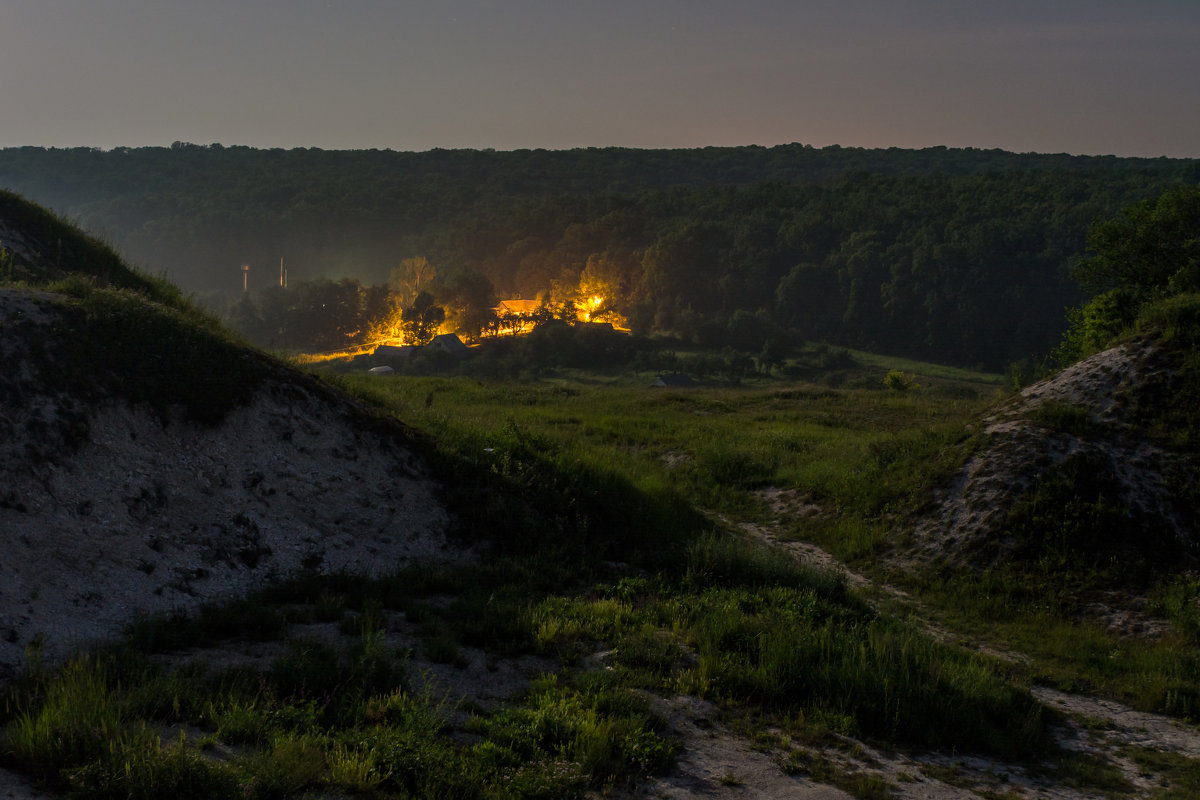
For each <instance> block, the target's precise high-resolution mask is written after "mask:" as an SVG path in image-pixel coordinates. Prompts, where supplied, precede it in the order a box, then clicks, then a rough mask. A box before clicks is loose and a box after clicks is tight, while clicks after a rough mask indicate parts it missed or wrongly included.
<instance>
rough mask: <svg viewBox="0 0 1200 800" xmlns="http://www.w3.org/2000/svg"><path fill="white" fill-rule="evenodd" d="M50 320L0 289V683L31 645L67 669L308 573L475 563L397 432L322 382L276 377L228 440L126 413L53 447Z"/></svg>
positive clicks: (24, 298)
mask: <svg viewBox="0 0 1200 800" xmlns="http://www.w3.org/2000/svg"><path fill="white" fill-rule="evenodd" d="M54 314H55V311H54V306H53V305H52V304H46V303H43V302H39V300H38V297H37V296H35V295H31V294H29V293H24V292H14V291H0V362H2V363H3V365H4V366H3V372H2V374H0V679H2V678H3V677H4V675H5V674H11V673H12V671H13V670H14V669H17V668H19V667H20V665H21V664H22V663H23V661H24V658H25V649H26V647H27V646H28V645H29V644H31V643H32V642H35V641H41V642H43V643H44V649H45V652H46V654H47V655H49V656H57V655H61V654H62V653H64V652H65V651H66V650H67V649H69V648H71V647H74V646H77V645H82V644H85V643H87V642H91V641H93V640H95V639H97V638H102V637H107V636H111V635H113V634H115V633H118V632H119V631H120V629H121V627H122V626H123V625H124V624H125V623H126V622H127V621H129V620H131V619H134V618H136V617H138V616H139V615H144V614H154V613H162V612H169V611H171V610H173V609H177V608H183V609H192V608H195V607H197V606H198V605H200V604H202V603H204V602H206V601H210V600H215V599H218V598H226V597H231V596H235V595H239V594H244V593H246V592H247V591H250V590H253V589H255V588H257V587H260V586H262V585H263V584H264V583H266V582H268V581H270V580H274V579H277V578H279V577H281V576H284V575H288V574H291V573H295V572H296V571H298V570H300V569H301V568H302V566H305V565H307V566H308V567H311V568H315V569H319V570H322V571H337V570H350V571H357V572H363V573H383V572H388V571H390V570H392V569H394V568H395V567H396V566H397V565H399V564H403V563H407V562H411V561H413V560H431V559H436V560H440V559H447V558H452V557H453V558H457V557H461V554H459V553H458V552H457V551H456V550H455V549H453V548H451V547H450V546H449V545H448V543H447V541H446V538H445V529H446V524H447V512H446V509H445V508H444V507H443V505H442V502H441V501H440V500H439V498H438V496H437V492H436V489H437V487H436V486H435V485H434V484H433V483H432V482H431V480H430V479H429V478H428V476H427V474H426V470H425V467H424V465H423V464H422V463H421V461H420V460H419V459H418V458H417V457H416V456H415V455H414V454H413V453H412V452H411V451H410V449H409V448H408V446H407V442H406V440H405V438H404V437H403V435H402V434H401V433H400V431H399V430H398V429H396V430H394V431H392V432H391V433H390V434H389V433H388V429H387V427H386V426H383V427H382V428H381V426H379V425H374V426H363V425H362V422H361V420H362V415H361V412H359V411H358V410H357V409H356V408H355V407H354V406H353V404H352V403H351V402H350V401H348V400H345V399H343V398H340V397H338V396H337V395H335V394H334V393H332V392H327V391H323V390H322V389H321V388H320V387H319V386H316V385H315V384H307V383H305V382H296V381H288V380H286V379H285V378H284V377H281V378H280V379H278V380H273V381H271V382H269V383H268V385H267V387H266V388H265V389H264V390H263V391H262V392H260V393H259V394H258V396H257V397H256V399H255V400H254V402H253V403H252V404H251V405H250V406H248V407H245V408H241V409H239V410H237V411H235V412H234V413H233V414H231V415H230V416H229V417H228V418H227V419H226V420H225V421H224V422H223V423H222V424H220V425H218V426H216V427H204V426H200V425H197V424H194V423H191V422H188V421H186V420H184V419H182V417H180V418H177V419H171V420H169V421H168V423H167V424H165V425H164V424H163V423H162V422H160V420H159V419H158V417H157V416H155V415H154V414H153V413H152V412H151V411H150V410H149V409H147V408H144V407H131V406H130V405H128V404H127V403H123V402H121V401H118V400H113V401H112V402H109V403H106V404H103V405H102V406H101V407H88V408H87V410H86V413H87V421H86V431H87V434H86V436H87V439H86V441H85V442H84V443H83V444H82V446H80V447H78V448H77V449H72V448H61V447H55V446H54V445H55V443H56V442H57V440H56V438H55V437H56V436H58V434H59V432H60V431H58V428H56V426H59V427H61V425H60V423H61V421H62V419H63V418H64V416H63V410H64V409H68V410H70V409H71V408H72V398H70V397H67V396H61V395H50V394H47V393H45V391H44V390H43V389H40V388H39V385H38V376H37V374H36V368H35V365H34V363H33V361H32V360H31V359H30V357H29V348H30V346H31V345H32V342H33V341H35V340H36V338H37V337H38V336H39V335H47V336H49V335H52V334H51V333H50V329H51V326H52V325H53V322H54ZM18 323H20V324H18ZM77 412H78V408H77V407H75V408H74V411H73V412H72V413H77ZM66 418H68V419H69V418H70V415H69V414H68V415H67V417H66ZM367 430H370V431H372V433H369V434H368V433H364V431H367ZM48 445H49V446H48Z"/></svg>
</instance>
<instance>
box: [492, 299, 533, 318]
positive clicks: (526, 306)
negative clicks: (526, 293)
mask: <svg viewBox="0 0 1200 800" xmlns="http://www.w3.org/2000/svg"><path fill="white" fill-rule="evenodd" d="M541 305H542V304H541V303H539V302H538V301H537V300H521V299H519V298H516V299H512V300H501V301H500V304H499V305H498V306H496V308H495V309H494V311H495V312H496V313H497V314H499V315H501V316H503V315H504V314H532V313H533V312H535V311H537V310H538V309H539V308H541Z"/></svg>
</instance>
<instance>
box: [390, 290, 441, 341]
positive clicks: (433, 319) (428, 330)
mask: <svg viewBox="0 0 1200 800" xmlns="http://www.w3.org/2000/svg"><path fill="white" fill-rule="evenodd" d="M401 318H402V320H403V322H402V323H401V327H402V328H403V329H404V340H405V342H407V343H408V344H415V345H423V344H429V343H430V342H431V341H433V337H434V336H437V332H438V328H439V327H441V324H442V323H443V322H445V320H446V309H444V308H442V307H441V306H439V305H437V304H436V303H435V302H434V299H433V295H431V294H430V293H429V292H421V293H420V294H419V295H417V298H416V299H415V300H413V304H412V305H411V306H409V307H408V308H406V309H404V313H403V314H402V315H401Z"/></svg>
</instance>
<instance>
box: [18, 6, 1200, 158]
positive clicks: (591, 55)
mask: <svg viewBox="0 0 1200 800" xmlns="http://www.w3.org/2000/svg"><path fill="white" fill-rule="evenodd" d="M175 141H183V142H192V143H195V144H212V143H217V142H219V143H221V144H225V145H250V146H253V147H283V148H292V147H321V148H326V149H362V148H381V149H382V148H388V149H393V150H418V151H419V150H429V149H432V148H437V147H440V148H448V149H449V148H489V147H490V148H496V149H498V150H512V149H521V148H547V149H566V148H574V147H607V146H622V147H655V148H657V147H667V148H677V147H703V146H709V145H716V146H725V145H747V144H759V145H767V146H769V145H774V144H785V143H790V142H800V143H804V144H811V145H813V146H817V147H823V146H826V145H831V144H839V145H842V146H846V147H903V148H919V147H929V146H937V145H944V146H948V147H978V148H1001V149H1004V150H1010V151H1014V152H1042V153H1062V152H1065V153H1073V154H1085V155H1119V156H1172V157H1200V0H1037V2H1032V1H1030V2H1027V1H1026V0H790V2H789V1H787V0H728V1H727V2H715V1H714V0H690V1H688V2H684V0H637V1H636V2H628V1H627V0H606V1H604V2H601V1H598V0H596V1H594V0H546V1H545V2H543V1H542V0H442V1H441V2H407V1H406V0H237V1H236V2H230V1H227V0H187V1H186V2H179V1H178V0H0V146H3V147H11V146H23V145H39V146H45V147H73V146H88V147H101V148H106V149H107V148H112V147H118V146H125V147H138V146H144V145H160V146H161V145H169V144H171V143H172V142H175Z"/></svg>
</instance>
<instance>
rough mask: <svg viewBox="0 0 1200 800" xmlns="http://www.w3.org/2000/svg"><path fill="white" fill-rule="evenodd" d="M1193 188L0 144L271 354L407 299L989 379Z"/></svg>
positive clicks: (645, 163)
mask: <svg viewBox="0 0 1200 800" xmlns="http://www.w3.org/2000/svg"><path fill="white" fill-rule="evenodd" d="M1197 183H1200V161H1194V160H1192V161H1188V160H1173V159H1124V158H1113V157H1076V156H1067V155H1035V154H1023V155H1022V154H1013V153H1007V152H1003V151H998V150H992V151H980V150H955V149H946V148H930V149H926V150H899V149H891V150H863V149H855V148H840V147H827V148H822V149H816V148H812V147H808V146H804V145H786V146H779V147H772V148H763V147H739V148H704V149H697V150H629V149H620V148H607V149H587V150H571V151H542V150H537V151H514V152H493V151H459V150H454V151H447V150H434V151H430V152H425V153H403V152H393V151H322V150H313V149H309V150H304V149H299V150H278V149H276V150H257V149H251V148H247V147H223V146H221V145H210V146H199V145H191V144H184V143H176V144H175V145H173V146H171V147H169V148H137V149H128V148H119V149H115V150H109V151H102V150H95V149H86V148H77V149H66V150H61V149H43V148H34V147H24V148H10V149H4V150H0V187H4V188H8V189H11V190H13V191H16V192H19V193H21V194H23V195H25V196H26V197H28V198H29V199H31V200H35V201H37V202H39V203H42V204H45V205H48V206H51V207H52V208H54V209H56V210H57V211H59V212H60V213H63V214H65V215H67V216H69V217H71V218H72V219H74V220H76V221H77V222H79V223H80V224H81V225H83V226H84V227H86V228H88V229H89V230H91V231H94V232H96V233H97V234H99V235H101V236H103V237H105V238H106V239H108V240H109V241H111V242H112V243H113V245H114V246H115V247H116V248H117V249H118V250H119V251H121V252H122V253H124V254H125V255H126V256H127V257H128V258H129V259H131V260H132V261H133V262H134V263H136V264H138V265H139V266H141V267H142V268H143V269H145V270H147V271H149V272H152V273H165V274H166V275H167V276H168V277H170V278H171V279H173V280H174V281H176V282H178V283H180V284H181V285H182V286H183V287H184V288H185V289H187V290H189V291H192V292H195V293H196V295H197V297H198V298H199V299H201V300H203V301H204V302H206V303H208V304H210V305H212V306H214V307H216V308H218V309H219V310H222V311H228V312H229V313H230V314H231V319H232V320H233V321H234V322H235V324H237V325H238V326H239V327H240V328H242V330H244V331H245V332H247V333H248V334H249V335H251V336H252V337H253V338H256V339H257V340H259V341H260V342H261V343H263V344H268V345H271V346H276V347H302V348H332V347H335V346H338V345H341V344H348V343H350V342H351V341H353V340H355V339H362V338H364V337H367V336H368V335H370V334H371V333H372V332H375V333H377V332H378V331H379V330H380V323H381V320H382V319H384V318H386V317H387V315H388V314H395V313H396V312H397V310H398V309H400V308H404V307H408V306H410V305H411V303H413V302H415V300H416V296H417V295H418V294H420V293H421V291H422V290H424V291H427V292H428V293H429V297H431V298H433V299H434V300H435V302H437V303H438V304H440V306H441V307H445V308H446V310H447V311H448V312H449V314H448V320H449V321H450V322H451V323H453V324H454V325H456V326H458V327H459V329H460V330H462V331H463V332H464V333H465V334H466V335H468V336H477V335H480V334H481V333H483V332H485V331H486V330H487V326H488V325H489V324H492V325H493V327H494V325H495V323H494V322H493V321H490V320H489V319H488V318H487V313H486V312H487V309H488V308H490V306H491V305H493V304H494V303H495V302H496V301H497V300H498V299H501V298H511V297H524V298H527V299H534V298H541V299H544V300H545V301H546V303H547V307H550V306H554V307H557V308H560V309H561V308H563V307H565V306H567V305H568V304H578V303H579V302H580V301H581V300H582V301H584V302H586V298H587V297H589V296H596V297H600V296H603V302H604V305H605V310H606V311H610V312H611V313H612V314H614V315H615V316H619V318H620V319H621V320H622V321H624V322H627V323H628V325H629V326H630V327H631V328H632V329H633V330H634V331H635V332H638V333H652V332H670V333H674V334H676V335H679V336H681V337H682V338H683V339H685V340H688V341H691V342H694V343H695V344H698V345H702V346H706V347H711V346H725V345H733V346H735V347H737V348H739V349H743V350H748V351H749V350H757V349H760V348H762V347H764V346H766V345H767V343H768V342H774V343H776V344H779V345H782V346H786V345H787V344H788V343H791V342H798V341H801V340H815V341H826V342H829V343H833V344H839V345H845V346H854V347H861V348H867V349H874V350H878V351H882V352H888V353H893V354H899V355H908V356H914V357H921V358H927V359H932V360H937V361H941V362H945V363H955V364H964V365H978V366H984V367H988V368H999V367H1003V366H1004V365H1005V364H1007V363H1009V362H1012V361H1016V360H1019V359H1022V358H1025V357H1029V356H1037V355H1040V354H1044V353H1046V352H1048V351H1049V350H1050V349H1051V348H1052V347H1053V346H1054V345H1055V344H1056V343H1057V342H1058V341H1059V339H1060V338H1061V336H1062V333H1063V330H1064V329H1065V327H1066V317H1065V313H1064V312H1065V309H1066V308H1068V307H1070V306H1074V305H1077V304H1079V303H1080V301H1082V300H1083V299H1084V294H1083V291H1082V290H1081V289H1080V288H1079V286H1078V285H1077V284H1076V282H1075V281H1074V280H1073V278H1072V275H1071V268H1072V265H1073V264H1075V263H1076V262H1078V261H1079V259H1081V258H1082V257H1083V256H1084V254H1085V250H1086V242H1087V235H1088V231H1089V228H1090V227H1091V226H1092V225H1093V224H1094V223H1095V222H1096V221H1097V220H1100V219H1103V218H1107V217H1111V216H1112V214H1114V213H1115V212H1116V211H1117V209H1119V208H1121V207H1123V206H1125V205H1127V204H1128V203H1130V202H1133V201H1138V200H1142V199H1145V198H1149V197H1155V196H1158V195H1160V194H1161V193H1162V192H1163V191H1165V190H1167V189H1169V188H1171V187H1173V186H1179V185H1195V184H1197ZM281 262H282V264H283V265H284V267H285V268H286V270H287V274H288V287H287V289H283V288H282V287H280V286H279V283H280V269H281V266H280V265H281ZM242 265H249V267H250V271H249V274H248V275H246V276H245V278H246V285H247V286H248V287H249V289H250V291H249V292H247V293H245V294H243V293H242V291H241V290H242V286H243V272H242ZM414 265H420V269H427V271H428V275H427V277H428V281H427V282H426V284H425V285H424V286H422V285H421V281H420V280H418V279H415V278H414ZM418 271H420V270H418ZM234 301H236V302H234ZM425 302H428V299H426V301H425Z"/></svg>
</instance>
